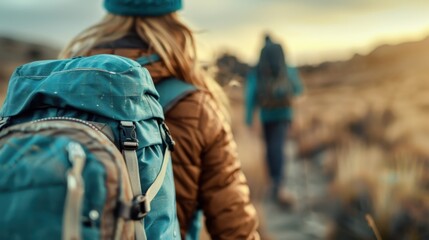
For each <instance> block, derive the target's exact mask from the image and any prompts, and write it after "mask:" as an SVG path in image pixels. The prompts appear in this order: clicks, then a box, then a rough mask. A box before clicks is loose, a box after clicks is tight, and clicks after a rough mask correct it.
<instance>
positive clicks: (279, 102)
mask: <svg viewBox="0 0 429 240" xmlns="http://www.w3.org/2000/svg"><path fill="white" fill-rule="evenodd" d="M255 70H256V79H257V100H258V105H259V106H260V107H262V108H267V109H274V108H284V107H290V106H291V100H292V97H293V90H292V85H291V83H290V79H288V73H287V67H286V60H285V56H284V53H283V48H282V47H281V45H280V44H277V43H269V44H266V45H265V46H264V48H263V49H262V50H261V54H260V57H259V62H258V64H257V65H256V67H255Z"/></svg>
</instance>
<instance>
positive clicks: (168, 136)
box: [161, 122, 176, 152]
mask: <svg viewBox="0 0 429 240" xmlns="http://www.w3.org/2000/svg"><path fill="white" fill-rule="evenodd" d="M161 126H162V130H164V134H163V136H162V137H163V139H164V141H165V143H166V144H167V146H168V150H170V151H171V152H172V151H174V145H176V142H174V140H173V137H172V136H171V133H170V129H169V128H168V126H167V124H165V122H163V123H161Z"/></svg>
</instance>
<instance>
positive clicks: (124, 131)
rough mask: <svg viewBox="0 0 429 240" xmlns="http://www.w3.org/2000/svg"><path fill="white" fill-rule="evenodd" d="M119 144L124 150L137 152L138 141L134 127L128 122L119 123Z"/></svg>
mask: <svg viewBox="0 0 429 240" xmlns="http://www.w3.org/2000/svg"><path fill="white" fill-rule="evenodd" d="M120 129H121V136H120V138H121V144H122V146H121V147H122V149H124V150H137V148H138V146H139V141H138V140H137V133H136V126H135V125H134V123H133V122H130V121H121V122H120Z"/></svg>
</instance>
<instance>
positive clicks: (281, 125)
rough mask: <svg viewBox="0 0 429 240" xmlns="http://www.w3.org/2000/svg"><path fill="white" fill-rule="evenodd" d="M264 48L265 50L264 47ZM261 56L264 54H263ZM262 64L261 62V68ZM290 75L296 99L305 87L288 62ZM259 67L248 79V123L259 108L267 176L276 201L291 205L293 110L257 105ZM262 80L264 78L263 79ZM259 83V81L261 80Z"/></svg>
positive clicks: (253, 69) (270, 41)
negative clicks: (288, 150) (288, 163)
mask: <svg viewBox="0 0 429 240" xmlns="http://www.w3.org/2000/svg"><path fill="white" fill-rule="evenodd" d="M273 44H275V43H273V42H272V40H271V38H270V36H268V35H267V36H266V37H265V46H269V45H273ZM276 45H278V47H279V48H280V51H281V56H282V58H284V55H283V52H282V51H283V50H282V48H281V46H280V45H279V44H276ZM265 46H264V47H265ZM261 56H262V53H261ZM259 64H261V59H260V62H259V63H258V65H259ZM282 64H283V65H282V66H284V70H285V71H286V73H287V75H286V76H287V79H288V81H289V83H290V84H289V85H290V86H291V91H292V94H293V95H294V96H298V95H300V94H301V93H302V92H303V86H302V84H301V80H300V77H299V73H298V71H297V69H296V68H294V67H292V66H288V65H287V64H286V62H285V60H284V61H283V63H282ZM258 65H257V66H255V67H254V68H252V69H251V70H250V72H249V74H248V76H247V79H246V124H247V125H248V126H251V125H252V124H253V115H254V111H255V110H256V109H259V112H260V113H259V115H260V120H261V123H262V126H263V133H264V141H265V147H266V161H267V168H268V173H269V176H270V180H271V184H272V187H271V194H272V197H273V200H275V201H277V202H279V203H280V204H285V205H289V206H290V205H292V204H293V200H294V198H293V196H292V195H291V194H290V193H288V192H287V191H286V190H285V188H284V184H285V182H284V178H285V177H284V173H285V169H284V168H285V157H286V156H285V152H284V149H285V143H286V135H287V131H288V127H289V125H290V123H291V121H292V118H293V109H292V107H291V106H290V105H289V106H283V107H275V108H272V107H270V108H266V107H261V106H259V105H260V104H259V103H258V90H260V89H258V76H261V75H258V73H257V69H258ZM262 80H263V79H262ZM259 82H260V81H259Z"/></svg>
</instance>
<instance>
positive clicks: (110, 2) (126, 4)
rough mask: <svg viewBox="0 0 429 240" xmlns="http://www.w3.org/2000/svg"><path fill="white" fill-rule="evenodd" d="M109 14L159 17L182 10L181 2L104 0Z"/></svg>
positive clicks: (176, 0)
mask: <svg viewBox="0 0 429 240" xmlns="http://www.w3.org/2000/svg"><path fill="white" fill-rule="evenodd" d="M104 8H106V10H107V11H108V12H110V13H113V14H117V15H125V16H141V17H146V16H160V15H164V14H168V13H172V12H175V11H177V10H179V9H181V8H182V0H104Z"/></svg>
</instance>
